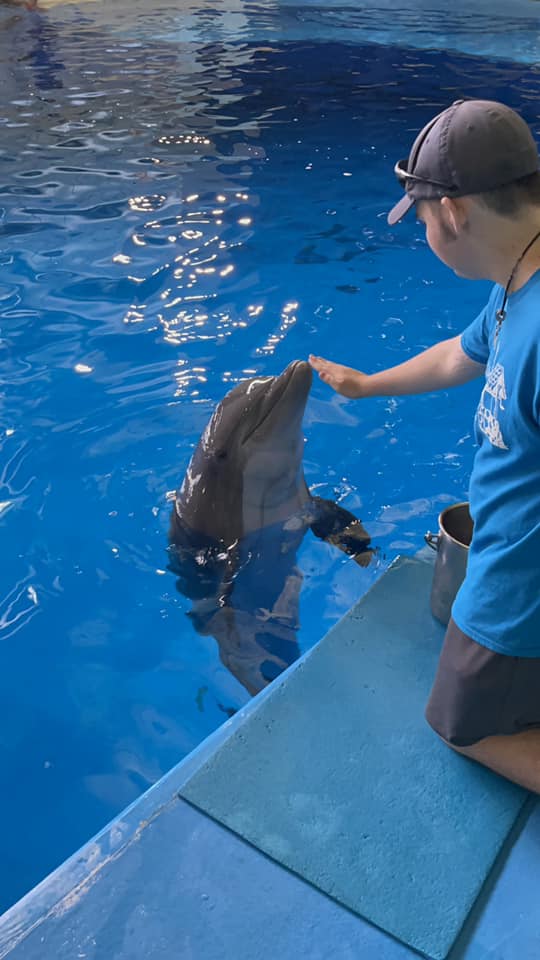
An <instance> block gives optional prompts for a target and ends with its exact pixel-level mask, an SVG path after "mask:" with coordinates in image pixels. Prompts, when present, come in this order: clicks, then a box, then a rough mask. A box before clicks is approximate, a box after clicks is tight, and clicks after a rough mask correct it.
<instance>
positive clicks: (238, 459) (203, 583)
mask: <svg viewBox="0 0 540 960" xmlns="http://www.w3.org/2000/svg"><path fill="white" fill-rule="evenodd" d="M311 381H312V371H311V367H310V365H309V364H308V363H306V362H305V361H303V360H297V361H295V362H293V363H291V364H290V365H289V366H288V367H287V368H286V370H284V372H283V373H282V374H280V375H279V376H275V377H270V376H265V377H255V378H254V379H252V380H245V381H243V382H241V383H240V384H238V386H236V387H234V389H232V390H231V391H230V392H229V393H228V394H227V395H226V396H225V397H224V399H223V400H222V401H221V403H220V404H219V405H218V407H217V408H216V410H215V412H214V414H213V416H212V418H211V419H210V421H209V423H208V424H207V426H206V429H205V430H204V432H203V434H202V436H201V439H200V441H199V445H198V447H197V449H196V450H195V453H194V454H193V457H192V459H191V462H190V464H189V466H188V468H187V471H186V475H185V477H184V481H183V483H182V486H181V487H180V489H179V490H178V491H177V493H176V498H175V503H174V506H173V511H172V516H171V523H170V529H169V543H170V546H169V555H170V562H169V568H170V569H171V570H172V571H173V572H174V573H175V574H176V575H177V577H178V580H177V588H178V590H179V591H180V592H181V593H183V594H184V596H186V597H188V598H189V599H190V600H192V601H193V604H192V609H191V611H190V612H189V616H190V618H191V620H192V622H193V624H194V626H195V629H196V630H197V631H198V632H199V633H201V634H204V635H211V636H213V637H215V639H216V640H217V642H218V645H219V651H220V657H221V660H222V662H223V663H224V665H225V666H226V667H227V668H228V669H229V670H230V671H231V672H232V673H233V674H234V676H236V678H237V679H238V680H239V681H240V683H242V684H243V686H244V687H245V688H246V689H247V690H248V691H249V692H250V693H251V694H255V693H257V692H258V691H259V690H261V689H262V688H263V687H264V686H265V685H266V684H267V683H269V682H270V681H271V680H273V679H274V678H275V677H276V676H277V675H278V674H279V673H280V672H281V671H282V670H283V669H285V667H287V666H289V664H291V663H292V662H293V661H294V660H296V658H297V657H298V656H299V648H298V643H297V639H296V632H297V630H298V626H299V623H298V605H299V595H300V588H301V585H302V574H301V572H300V570H299V568H298V567H297V565H296V552H297V550H298V548H299V547H300V544H301V542H302V540H303V537H304V534H305V533H306V531H307V530H308V528H309V529H311V530H312V531H313V533H314V534H315V536H317V537H319V538H320V539H322V540H327V541H328V542H330V543H332V544H334V545H335V546H336V547H339V549H341V550H343V551H344V552H345V553H348V554H350V555H351V556H353V557H354V559H355V560H356V561H357V562H358V563H359V564H361V565H362V566H366V565H367V564H368V563H369V561H370V559H371V556H372V553H373V551H372V550H371V549H370V546H369V544H370V540H369V535H368V534H367V533H366V531H365V530H364V528H363V526H362V524H361V523H360V521H359V520H357V519H356V517H354V516H353V515H352V513H349V512H348V511H347V510H344V509H343V508H342V507H340V506H338V504H336V503H334V502H333V501H331V500H323V499H322V498H320V497H314V496H312V495H311V494H310V492H309V490H308V488H307V485H306V482H305V479H304V472H303V467H302V455H303V445H304V438H303V432H302V419H303V416H304V409H305V406H306V401H307V398H308V394H309V391H310V388H311Z"/></svg>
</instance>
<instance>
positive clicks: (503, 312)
mask: <svg viewBox="0 0 540 960" xmlns="http://www.w3.org/2000/svg"><path fill="white" fill-rule="evenodd" d="M538 237H540V230H539V231H538V233H535V235H534V237H533V238H532V240H530V241H529V243H528V244H527V246H526V247H525V249H524V251H523V253H522V254H520V256H519V257H518V259H517V260H516V262H515V264H514V266H513V268H512V273H511V274H510V277H509V278H508V283H507V284H506V287H505V289H504V297H503V302H502V304H501V306H500V308H499V310H497V313H496V314H495V316H496V317H497V326H496V327H495V338H494V339H495V340H496V339H497V337H498V336H499V333H500V332H501V327H502V324H503V320H504V318H505V317H506V303H507V300H508V294H509V292H510V287H511V286H512V281H513V279H514V277H515V275H516V270H517V268H518V267H519V265H520V263H521V261H522V260H523V257H524V256H525V254H526V253H528V252H529V250H530V249H531V247H532V245H533V243H535V242H536V241H537V240H538Z"/></svg>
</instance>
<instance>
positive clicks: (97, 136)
mask: <svg viewBox="0 0 540 960" xmlns="http://www.w3.org/2000/svg"><path fill="white" fill-rule="evenodd" d="M100 8H101V4H99V3H96V4H87V5H85V6H84V16H83V15H81V16H80V17H79V18H75V17H73V15H72V14H70V15H68V14H67V13H66V16H65V18H64V19H63V18H62V17H61V16H59V15H58V13H57V14H56V16H55V17H50V18H49V16H48V14H47V13H46V12H45V13H42V14H38V13H35V14H32V15H29V16H26V15H25V14H20V13H19V12H17V13H14V12H12V11H11V10H10V12H9V17H8V16H7V15H6V16H5V17H4V20H3V23H2V31H1V39H0V54H1V59H2V62H4V64H6V63H7V64H8V68H5V75H4V78H3V81H4V82H3V90H4V96H3V98H2V105H1V107H0V126H1V129H2V139H1V141H0V206H1V214H2V216H1V220H0V265H1V275H0V323H1V347H2V381H3V388H2V403H1V417H0V442H1V467H0V469H1V473H0V524H1V535H2V558H3V559H2V564H1V570H0V657H1V666H0V704H1V710H2V725H1V731H2V732H1V734H0V760H1V766H0V769H1V772H2V793H1V796H2V800H1V804H2V806H1V811H2V824H3V828H2V831H1V834H0V861H1V862H2V865H3V869H2V873H1V875H0V910H2V909H5V908H6V907H8V906H9V905H10V904H11V903H12V902H14V901H15V900H16V899H17V898H18V897H20V896H21V895H22V894H24V893H25V892H26V891H27V890H28V889H29V888H30V887H32V886H33V885H34V884H35V883H37V882H38V881H39V880H40V879H42V878H43V876H45V875H46V873H48V872H49V871H50V870H51V869H53V868H54V867H55V866H56V865H58V864H59V863H60V862H61V861H62V860H63V859H64V858H65V857H66V856H67V855H69V854H70V853H72V852H73V851H74V850H75V849H76V848H77V847H78V846H79V845H80V844H81V843H82V842H84V841H85V840H87V839H88V838H89V837H90V836H91V835H92V834H93V833H94V832H95V831H97V830H98V829H99V828H101V827H102V826H103V825H104V824H105V823H106V822H107V821H108V820H109V819H110V818H111V817H113V816H114V815H115V814H117V813H118V812H119V810H120V809H121V808H122V807H124V806H125V805H126V804H128V803H129V802H131V801H132V800H134V799H135V798H136V797H137V796H138V795H139V794H140V793H141V792H142V791H143V790H145V789H146V788H147V787H148V786H149V785H151V784H152V783H153V782H155V781H156V780H157V779H158V778H159V777H160V776H161V775H162V774H163V773H164V772H165V771H166V770H167V769H169V768H170V767H171V766H172V765H173V764H174V763H176V762H177V761H179V760H180V759H181V758H182V757H183V756H185V755H186V753H188V752H189V751H190V750H191V749H192V748H193V747H194V746H195V745H196V744H197V743H198V742H200V740H202V739H203V738H204V737H205V736H207V735H208V734H209V733H210V732H211V731H212V730H213V729H215V728H216V726H218V725H219V724H220V723H221V722H223V721H224V720H225V719H226V718H227V716H229V715H230V714H231V712H233V711H234V710H236V709H237V708H238V707H239V706H240V705H241V704H242V703H244V702H245V701H246V699H247V698H248V694H247V692H246V691H245V690H244V688H243V687H242V686H241V685H240V683H238V681H237V680H236V679H235V678H234V677H233V676H232V675H231V674H230V673H228V672H227V670H226V669H225V667H224V666H223V665H222V664H221V663H220V660H219V654H218V650H217V645H216V642H215V640H213V638H212V637H204V636H201V635H199V634H198V633H196V632H195V631H194V630H193V628H192V626H191V623H190V621H189V619H188V617H187V616H186V613H187V612H188V611H189V608H190V605H189V601H187V600H186V599H185V598H184V597H182V596H181V595H180V594H179V593H178V591H177V590H176V589H175V582H174V577H173V576H172V574H171V573H169V572H167V570H166V567H167V556H166V552H165V551H166V544H167V526H168V518H169V511H170V504H169V503H168V502H167V499H166V495H167V492H168V491H171V490H173V489H174V488H175V487H176V486H177V485H178V484H179V482H180V481H181V478H182V476H183V472H184V470H185V468H186V466H187V463H188V461H189V458H190V456H191V453H192V451H193V449H194V446H195V445H196V443H197V440H198V438H199V435H200V433H201V431H202V429H203V428H204V426H205V424H206V422H207V420H208V418H209V416H210V415H211V412H212V410H213V408H214V406H215V405H216V403H217V402H218V401H219V400H220V399H221V398H222V396H223V395H224V393H226V392H227V390H228V389H230V387H231V386H233V385H234V384H235V383H237V382H238V381H239V380H241V379H243V378H246V377H249V376H252V375H253V374H254V373H256V374H274V373H279V372H280V371H281V370H283V369H284V367H285V366H286V365H287V364H288V363H289V362H290V361H291V360H293V359H295V358H298V357H306V355H307V354H308V353H309V352H310V351H312V352H315V353H320V354H323V355H326V356H330V357H332V358H334V359H337V360H340V361H344V362H348V363H351V364H353V365H355V366H358V367H359V368H361V369H365V370H367V371H372V370H377V369H382V368H384V367H386V366H388V365H391V364H395V363H399V362H401V361H403V360H405V359H406V358H407V357H409V356H411V355H413V354H414V353H416V352H417V351H419V350H421V349H422V348H425V347H427V346H429V345H431V344H433V343H435V342H436V341H437V340H439V339H441V338H444V337H447V336H451V335H455V334H457V333H458V332H459V331H460V330H461V329H462V328H463V327H464V326H465V325H466V324H467V323H468V322H469V320H471V319H472V318H473V317H474V315H475V313H476V311H477V310H478V309H479V308H480V306H481V305H482V303H483V301H484V299H485V297H486V291H487V289H488V287H487V286H486V284H484V283H468V282H465V281H462V280H459V279H458V278H456V277H454V276H453V275H452V274H451V273H450V272H449V271H447V270H446V269H445V268H444V267H443V266H442V265H440V264H439V263H437V261H436V260H435V258H434V257H433V255H432V254H431V253H430V251H429V250H428V248H427V246H426V244H425V240H424V237H423V231H422V227H421V225H419V224H416V223H415V222H414V219H413V220H411V222H409V223H405V224H403V225H400V226H398V227H396V228H394V229H390V228H389V227H388V226H387V224H386V219H385V217H386V212H387V210H388V209H389V207H390V206H391V205H392V204H393V202H394V201H395V199H396V198H397V197H398V196H399V187H398V186H397V184H396V183H395V182H394V180H393V176H392V167H393V164H394V162H395V160H396V159H398V158H399V157H401V156H404V155H406V153H407V149H408V146H409V145H410V142H411V139H412V138H413V136H414V134H415V132H416V131H417V130H418V129H419V128H420V127H421V126H422V125H423V124H424V123H425V122H426V120H427V119H429V117H430V116H431V115H432V114H433V113H434V112H435V111H437V110H439V109H442V108H443V107H444V106H446V105H447V104H448V103H449V102H451V101H452V100H453V99H456V98H458V97H459V96H461V95H468V96H489V97H493V98H500V99H504V100H506V102H508V103H510V104H511V105H512V106H515V107H518V108H519V109H520V110H521V111H522V112H523V115H524V116H525V118H526V119H527V120H528V121H529V122H530V123H531V124H532V126H533V129H535V132H538V107H537V103H538V86H539V83H538V73H537V72H536V71H535V70H534V69H532V68H531V69H527V68H524V67H523V66H517V65H516V64H512V63H505V62H502V61H497V62H495V61H493V62H490V61H486V60H482V61H480V60H476V59H474V58H473V57H467V56H463V55H459V54H448V53H444V52H436V51H415V50H413V49H406V48H399V47H389V46H382V45H375V44H360V43H358V44H347V43H344V42H343V43H340V42H335V41H333V42H327V43H324V42H313V41H308V40H299V41H296V42H281V43H274V42H263V41H261V42H249V43H247V42H242V43H241V42H234V41H233V40H231V39H230V38H229V39H227V40H221V41H219V40H216V39H213V40H212V41H211V42H204V43H203V42H202V41H201V42H199V43H194V42H193V41H189V42H188V41H186V40H185V39H184V40H183V39H182V36H179V37H176V35H175V34H174V31H173V32H172V33H171V31H170V29H169V27H170V16H171V11H170V10H166V9H165V8H164V9H163V10H155V11H152V12H151V13H148V23H147V29H146V31H145V30H144V29H143V27H144V23H141V20H140V19H138V20H137V22H135V20H134V21H133V30H132V32H131V33H130V30H129V29H128V28H129V23H127V24H126V23H125V22H123V24H122V30H121V31H120V32H118V31H117V32H116V33H110V32H108V31H107V29H106V26H104V25H103V24H102V23H101V21H100V19H99V17H98V16H97V13H96V15H95V16H94V13H93V11H94V10H95V11H98V10H99V9H100ZM66 9H67V8H66ZM81 9H82V8H81ZM2 16H4V13H3V12H2ZM138 16H140V10H139V14H138ZM276 16H277V14H276ZM4 21H5V22H4ZM165 27H167V29H165ZM142 33H144V35H145V41H144V43H143V42H142V41H141V39H140V36H141V34H142ZM477 393H478V385H475V384H472V385H468V386H467V387H464V388H460V389H459V390H458V391H456V392H454V393H452V394H451V395H450V394H447V393H443V394H440V395H427V396H423V397H414V398H398V399H392V398H389V399H388V398H381V399H374V400H369V401H364V402H362V403H358V402H356V403H354V402H347V401H345V400H343V399H342V398H339V397H337V396H336V395H334V394H333V393H332V392H331V391H330V390H329V389H328V388H326V387H325V386H324V385H323V384H321V383H320V382H318V381H317V382H315V383H314V387H313V390H312V394H311V397H310V400H309V403H308V408H307V412H306V418H305V434H306V445H305V462H304V466H305V473H306V479H307V481H308V484H309V485H310V486H311V487H312V489H314V490H315V492H316V493H317V494H319V495H320V496H323V497H328V498H332V499H335V500H337V501H338V502H339V503H340V504H341V505H342V506H344V507H346V508H348V509H349V510H351V511H353V512H354V513H356V514H357V515H358V516H360V517H361V518H362V520H363V522H364V524H365V526H366V527H367V529H368V531H369V533H370V534H371V536H372V538H373V541H374V543H375V545H376V546H377V548H378V555H377V559H376V561H375V562H374V563H373V564H372V565H371V566H370V567H369V568H367V569H363V568H361V567H359V566H358V565H357V564H355V563H354V562H353V561H352V560H351V559H350V558H347V557H345V556H344V555H343V554H342V553H340V552H339V551H337V550H335V549H334V548H333V547H331V546H329V545H328V544H325V543H323V542H321V541H319V540H316V539H315V538H314V537H313V536H311V535H308V536H306V538H305V539H304V542H303V544H302V547H301V550H300V552H299V555H298V562H299V565H300V568H301V570H302V574H303V586H302V593H301V598H300V622H301V626H300V630H299V635H298V640H299V645H300V649H301V650H302V651H305V650H307V649H308V648H309V647H310V646H311V645H312V644H313V643H315V642H316V641H317V640H318V639H320V637H321V636H322V635H323V634H324V633H325V632H326V631H327V630H328V629H329V627H330V626H331V625H332V624H333V623H335V622H336V620H337V619H338V618H339V617H340V616H341V615H342V614H343V613H344V612H345V611H346V610H347V609H348V608H349V607H350V605H351V604H352V603H353V602H354V601H355V600H356V599H357V598H358V597H359V596H360V595H361V594H362V593H364V592H365V591H366V590H367V589H368V588H369V586H370V584H371V583H373V581H374V580H375V578H376V577H377V576H379V575H380V573H381V572H382V571H383V570H384V569H385V568H386V566H387V564H388V563H389V562H390V561H391V560H392V559H393V558H394V557H396V556H397V555H398V554H403V553H405V554H407V553H408V554H412V553H414V552H415V551H416V550H418V549H419V548H420V547H421V546H422V545H423V534H424V532H425V531H426V530H427V529H428V528H429V527H431V528H433V527H434V526H435V525H436V517H437V514H438V512H439V511H440V510H441V509H442V508H443V507H444V506H446V505H447V504H448V503H450V502H453V501H456V500H460V499H463V498H465V497H466V492H467V482H468V475H469V471H470V467H471V462H472V457H473V453H474V448H473V441H472V418H473V413H474V405H475V398H476V395H477ZM321 722H324V717H321ZM291 736H294V731H291Z"/></svg>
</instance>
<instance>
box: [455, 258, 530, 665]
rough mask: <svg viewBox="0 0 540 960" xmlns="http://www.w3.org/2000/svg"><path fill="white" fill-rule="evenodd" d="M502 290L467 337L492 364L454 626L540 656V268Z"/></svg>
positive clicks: (470, 349) (502, 647)
mask: <svg viewBox="0 0 540 960" xmlns="http://www.w3.org/2000/svg"><path fill="white" fill-rule="evenodd" d="M502 300H503V289H502V287H500V286H499V285H496V286H495V287H494V288H493V291H492V293H491V296H490V298H489V301H488V303H487V306H486V307H485V308H484V310H483V311H482V312H481V313H480V315H479V316H478V317H477V318H476V320H475V321H474V322H473V323H471V325H470V326H469V327H467V329H466V330H465V332H464V333H463V334H462V337H461V345H462V347H463V350H464V351H465V353H466V354H467V356H469V357H470V358H471V359H472V360H476V361H477V362H479V363H484V364H486V382H485V386H484V389H483V391H482V395H481V397H480V403H479V405H478V410H477V412H476V421H475V430H476V440H477V443H478V450H477V453H476V456H475V459H474V465H473V470H472V475H471V483H470V492H469V500H470V509H471V516H472V518H473V520H474V534H473V541H472V544H471V547H470V550H469V559H468V564H467V576H466V579H465V581H464V583H463V585H462V587H461V589H460V590H459V593H458V595H457V597H456V600H455V602H454V607H453V610H452V616H453V618H454V620H455V622H456V624H457V626H458V627H459V628H460V630H462V631H463V632H464V633H466V634H468V636H470V637H472V638H473V640H476V641H477V642H478V643H481V644H483V645H484V646H485V647H489V648H490V649H491V650H495V651H497V652H498V653H504V654H509V655H511V656H519V657H540V271H538V272H537V273H535V274H534V275H533V276H532V277H531V279H530V280H529V281H528V282H527V283H526V284H525V285H524V286H523V287H521V289H520V290H518V291H517V292H516V293H514V294H512V295H511V296H510V297H509V299H508V304H507V313H506V318H505V320H504V322H503V324H502V326H501V329H500V332H499V335H498V336H497V337H495V329H496V325H497V322H496V316H495V314H496V311H497V309H498V308H499V307H500V306H501V304H502Z"/></svg>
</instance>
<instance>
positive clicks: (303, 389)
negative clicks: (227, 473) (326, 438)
mask: <svg viewBox="0 0 540 960" xmlns="http://www.w3.org/2000/svg"><path fill="white" fill-rule="evenodd" d="M273 380H274V382H273V383H272V385H271V386H270V388H269V390H268V393H267V394H266V395H265V397H264V401H267V403H268V406H267V409H265V410H264V412H263V413H262V416H261V417H259V419H258V420H257V422H256V423H255V424H254V425H253V427H252V428H251V430H250V431H249V432H248V433H247V434H246V436H245V437H244V438H243V440H242V445H243V444H245V443H247V441H248V440H249V439H250V438H251V437H252V436H253V434H254V433H256V432H257V430H260V428H261V427H262V425H263V424H264V423H265V422H266V421H267V420H268V419H269V418H270V417H271V416H272V414H273V413H274V412H275V410H276V408H277V407H278V406H280V405H281V404H282V403H283V400H284V398H285V397H286V396H287V395H288V394H291V393H292V389H291V388H294V387H297V388H298V393H297V396H296V397H295V401H296V403H295V406H296V408H297V409H298V410H301V416H302V417H303V416H304V410H305V406H306V402H307V398H308V395H309V391H310V390H311V384H312V381H313V371H312V369H311V366H310V365H309V363H308V362H307V360H293V362H292V363H290V364H289V365H288V367H286V368H285V370H284V371H283V373H280V374H279V375H278V376H277V377H274V378H273ZM263 405H264V406H265V407H266V403H263Z"/></svg>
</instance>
